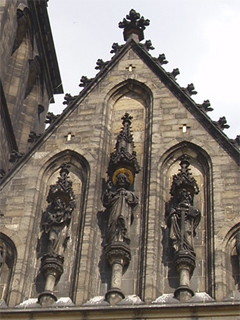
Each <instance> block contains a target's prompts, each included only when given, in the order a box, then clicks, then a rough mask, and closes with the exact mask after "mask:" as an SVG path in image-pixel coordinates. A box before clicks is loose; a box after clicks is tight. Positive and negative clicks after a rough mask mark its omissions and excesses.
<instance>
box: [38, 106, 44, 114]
mask: <svg viewBox="0 0 240 320" xmlns="http://www.w3.org/2000/svg"><path fill="white" fill-rule="evenodd" d="M44 110H45V108H44V106H43V105H41V104H39V105H38V116H40V114H41V113H43V111H44Z"/></svg>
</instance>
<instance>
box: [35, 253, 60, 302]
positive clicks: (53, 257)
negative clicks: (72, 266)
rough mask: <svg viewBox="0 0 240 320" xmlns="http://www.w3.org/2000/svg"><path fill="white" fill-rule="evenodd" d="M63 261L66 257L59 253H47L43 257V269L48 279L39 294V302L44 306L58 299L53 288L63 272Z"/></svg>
mask: <svg viewBox="0 0 240 320" xmlns="http://www.w3.org/2000/svg"><path fill="white" fill-rule="evenodd" d="M63 261H64V258H63V257H62V256H59V255H57V254H46V255H44V256H43V258H42V265H41V271H42V273H43V275H44V277H45V279H46V282H45V288H44V291H43V292H42V293H40V294H39V296H38V302H39V303H40V304H41V306H42V307H47V306H49V305H51V304H53V302H55V301H57V297H56V296H55V294H54V293H53V290H54V287H55V285H56V283H57V282H58V280H59V278H60V277H61V275H62V274H63Z"/></svg>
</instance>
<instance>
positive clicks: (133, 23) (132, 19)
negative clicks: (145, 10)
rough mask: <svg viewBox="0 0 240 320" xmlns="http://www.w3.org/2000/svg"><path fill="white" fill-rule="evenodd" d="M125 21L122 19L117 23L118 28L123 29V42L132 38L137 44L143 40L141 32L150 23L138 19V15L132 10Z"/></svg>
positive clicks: (142, 18)
mask: <svg viewBox="0 0 240 320" xmlns="http://www.w3.org/2000/svg"><path fill="white" fill-rule="evenodd" d="M126 18H127V19H125V18H124V19H123V21H122V22H119V24H118V26H119V28H123V29H124V31H123V36H124V40H125V41H127V40H128V39H131V38H133V39H134V40H136V41H137V42H139V41H142V40H143V39H144V35H143V30H145V28H146V26H149V24H150V21H149V20H148V19H144V17H140V14H139V13H137V12H136V11H135V10H134V9H132V10H131V11H130V12H129V14H128V15H126Z"/></svg>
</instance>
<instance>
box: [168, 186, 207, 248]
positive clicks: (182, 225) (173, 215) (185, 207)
mask: <svg viewBox="0 0 240 320" xmlns="http://www.w3.org/2000/svg"><path fill="white" fill-rule="evenodd" d="M200 219H201V213H200V211H199V210H198V209H196V208H194V207H193V199H192V196H191V194H190V192H188V191H187V190H186V189H183V190H182V191H181V192H180V194H179V201H178V204H177V206H176V207H172V208H171V211H170V214H169V216H168V225H169V226H170V238H171V239H172V240H173V247H174V249H175V251H179V250H181V249H184V250H189V252H192V253H193V252H194V249H193V237H194V236H195V230H196V228H197V226H198V224H199V222H200Z"/></svg>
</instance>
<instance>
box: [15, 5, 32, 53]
mask: <svg viewBox="0 0 240 320" xmlns="http://www.w3.org/2000/svg"><path fill="white" fill-rule="evenodd" d="M17 24H18V26H17V32H16V38H15V41H14V45H13V49H12V54H13V53H14V52H15V51H16V50H17V49H18V48H19V47H20V45H21V43H22V42H23V39H24V38H25V37H26V34H27V32H28V33H29V34H30V38H31V40H32V32H31V20H30V14H29V10H28V9H27V8H25V9H24V10H21V9H17Z"/></svg>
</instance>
